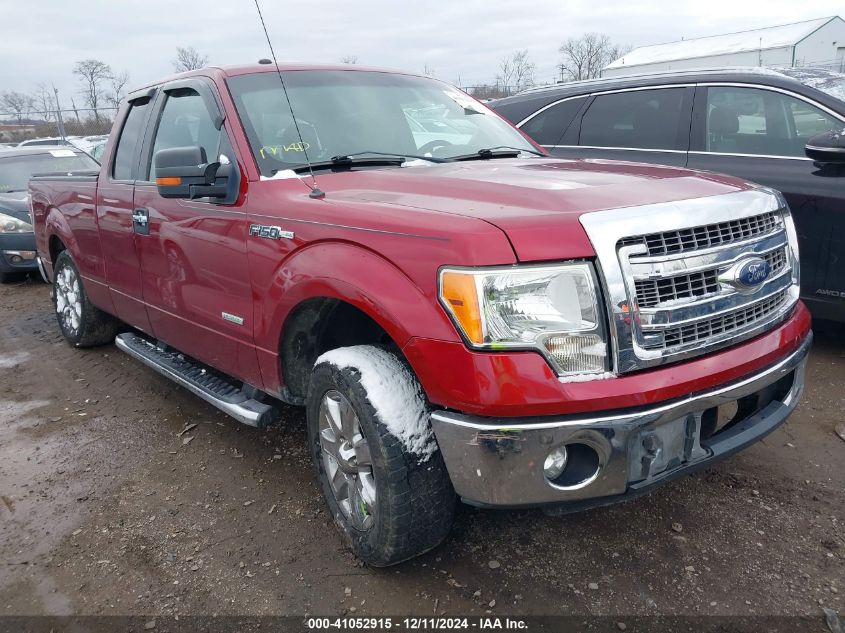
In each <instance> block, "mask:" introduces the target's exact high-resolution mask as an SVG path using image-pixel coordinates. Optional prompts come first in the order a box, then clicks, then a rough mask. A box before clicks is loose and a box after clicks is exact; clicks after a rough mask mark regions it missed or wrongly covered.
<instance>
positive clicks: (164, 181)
mask: <svg viewBox="0 0 845 633" xmlns="http://www.w3.org/2000/svg"><path fill="white" fill-rule="evenodd" d="M181 184H182V179H181V178H179V177H178V176H171V177H167V178H156V185H158V186H159V187H178V186H179V185H181Z"/></svg>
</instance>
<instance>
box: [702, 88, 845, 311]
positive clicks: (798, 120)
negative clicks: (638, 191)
mask: <svg viewBox="0 0 845 633" xmlns="http://www.w3.org/2000/svg"><path fill="white" fill-rule="evenodd" d="M843 122H845V117H841V116H839V115H837V114H836V113H834V112H832V111H830V110H828V109H827V108H825V107H823V106H821V105H820V104H817V103H814V102H813V101H812V100H810V99H808V98H806V97H804V96H802V95H799V94H797V93H791V92H788V91H786V90H783V89H780V88H774V87H767V86H754V85H746V84H710V85H706V86H701V87H699V89H698V91H697V93H696V100H695V109H694V114H693V124H692V137H691V138H692V141H691V143H692V146H691V151H690V154H689V163H688V164H689V167H691V168H693V169H706V170H711V171H716V172H722V173H726V174H730V175H732V176H738V177H740V178H744V179H746V180H750V181H752V182H757V183H760V184H762V185H767V186H769V187H773V188H774V189H777V190H779V191H782V192H783V194H784V196H785V197H786V200H787V202H788V203H789V206H790V208H791V209H792V213H793V217H794V219H795V225H796V230H797V232H798V242H799V248H800V253H801V294H802V296H804V297H805V298H806V299H808V300H811V301H819V302H825V303H826V304H827V308H828V309H831V308H832V309H833V310H834V313H833V314H831V316H835V312H839V313H840V315H839V318H843V317H845V314H841V312H842V311H843V310H845V274H843V272H842V268H843V262H845V170H843V169H842V168H837V167H835V166H828V167H825V168H821V167H819V166H818V165H816V164H814V163H813V161H811V160H810V159H808V158H806V157H805V156H804V145H806V143H807V141H808V140H809V139H810V138H811V137H812V136H814V135H816V134H819V133H821V132H825V131H827V130H829V129H841V128H842V126H843ZM817 314H821V312H817Z"/></svg>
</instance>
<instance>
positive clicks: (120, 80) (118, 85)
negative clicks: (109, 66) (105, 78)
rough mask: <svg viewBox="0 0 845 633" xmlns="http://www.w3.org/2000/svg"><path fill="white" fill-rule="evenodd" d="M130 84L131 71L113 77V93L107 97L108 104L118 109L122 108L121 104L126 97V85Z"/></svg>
mask: <svg viewBox="0 0 845 633" xmlns="http://www.w3.org/2000/svg"><path fill="white" fill-rule="evenodd" d="M128 83H129V71H128V70H124V71H123V72H121V73H118V74H117V75H112V76H111V80H110V85H111V92H109V93H108V94H107V95H106V101H107V102H108V104H109V105H110V106H111V107H113V108H114V109H117V108H118V107H120V102H121V101H123V97H125V96H126V84H128Z"/></svg>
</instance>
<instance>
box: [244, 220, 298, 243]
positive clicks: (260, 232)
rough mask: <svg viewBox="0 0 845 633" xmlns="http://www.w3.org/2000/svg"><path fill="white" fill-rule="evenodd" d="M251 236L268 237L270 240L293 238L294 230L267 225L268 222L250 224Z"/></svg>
mask: <svg viewBox="0 0 845 633" xmlns="http://www.w3.org/2000/svg"><path fill="white" fill-rule="evenodd" d="M249 236H250V237H266V238H267V239H270V240H281V239H285V240H292V239H293V231H283V230H282V227H280V226H267V225H266V224H250V225H249Z"/></svg>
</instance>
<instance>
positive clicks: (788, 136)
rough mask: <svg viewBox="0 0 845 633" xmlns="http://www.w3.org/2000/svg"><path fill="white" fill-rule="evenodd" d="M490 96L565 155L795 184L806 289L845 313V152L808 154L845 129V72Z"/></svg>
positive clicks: (619, 82)
mask: <svg viewBox="0 0 845 633" xmlns="http://www.w3.org/2000/svg"><path fill="white" fill-rule="evenodd" d="M488 105H489V106H490V107H492V108H493V109H494V110H496V111H498V112H499V114H501V115H502V116H504V117H505V118H506V119H508V120H510V121H511V122H513V123H514V124H515V125H516V126H517V127H519V128H520V129H522V131H523V132H525V133H526V134H528V135H529V136H531V137H532V138H533V139H534V140H535V141H537V143H539V144H540V145H542V146H543V147H545V148H546V149H547V150H548V151H549V152H550V153H551V154H552V155H554V156H562V157H568V158H601V159H614V160H629V161H637V162H649V163H660V164H664V165H675V166H679V167H688V168H691V169H704V170H709V171H716V172H722V173H725V174H730V175H733V176H738V177H740V178H744V179H747V180H750V181H753V182H757V183H760V184H763V185H767V186H770V187H772V188H774V189H777V190H779V191H781V192H783V194H784V195H785V196H786V199H787V201H788V202H789V205H790V207H791V208H792V213H793V216H794V218H795V224H796V227H797V229H796V230H797V231H798V239H799V243H800V250H801V294H802V298H803V299H804V300H805V301H806V302H807V305H808V306H809V307H810V309H811V310H812V311H813V314H814V315H815V316H816V317H818V318H824V319H833V320H837V321H845V152H843V151H842V150H840V151H839V152H838V158H837V152H836V151H835V150H834V151H832V152H830V153H829V154H828V155H827V156H820V155H819V153H818V152H816V153H814V154H813V156H814V158H816V160H812V159H810V158H807V156H806V155H805V146H806V145H807V143H808V141H809V140H810V139H811V138H813V137H815V136H817V135H818V134H820V133H824V132H827V131H830V130H838V131H840V132H843V130H845V75H842V74H838V73H831V72H827V71H820V70H812V69H806V68H789V69H783V70H777V71H774V70H765V69H759V68H747V69H742V68H740V69H724V70H689V71H675V72H665V73H655V74H649V75H637V76H630V77H614V78H608V79H595V80H591V81H581V82H575V83H569V84H559V85H556V86H548V87H543V88H536V89H533V90H529V91H526V92H523V93H521V94H518V95H515V96H513V97H508V98H506V99H501V100H498V101H495V102H492V103H489V104H488ZM820 158H821V160H822V161H824V162H820V161H819V159H820Z"/></svg>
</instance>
